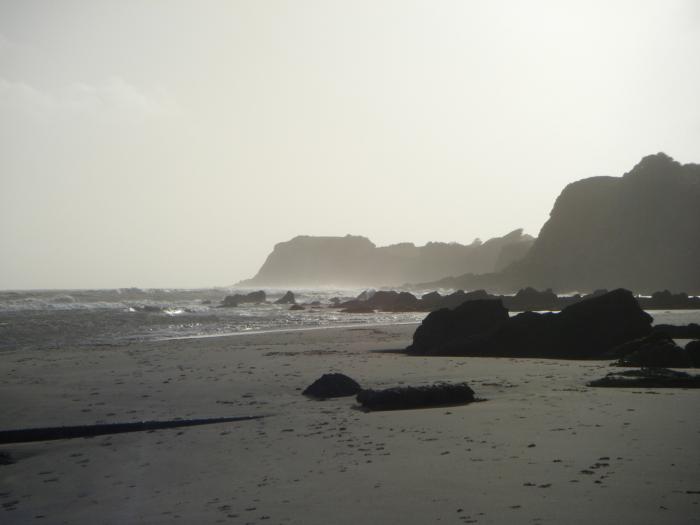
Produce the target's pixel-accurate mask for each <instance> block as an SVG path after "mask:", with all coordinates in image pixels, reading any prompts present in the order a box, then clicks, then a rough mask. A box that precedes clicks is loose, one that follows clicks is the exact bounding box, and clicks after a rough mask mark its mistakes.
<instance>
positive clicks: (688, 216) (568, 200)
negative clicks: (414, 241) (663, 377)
mask: <svg viewBox="0 0 700 525" xmlns="http://www.w3.org/2000/svg"><path fill="white" fill-rule="evenodd" d="M698 268H700V165H698V164H685V165H682V164H680V163H678V162H676V161H675V160H673V159H672V158H671V157H669V156H668V155H666V154H664V153H658V154H656V155H649V156H647V157H644V158H643V159H642V160H641V161H640V162H639V163H638V164H637V165H636V166H635V167H634V168H633V169H632V170H631V171H629V172H628V173H625V174H624V175H623V176H622V177H591V178H587V179H583V180H579V181H577V182H574V183H572V184H569V185H568V186H567V187H566V188H564V190H563V191H562V193H561V195H559V197H558V198H557V200H556V202H555V203H554V207H553V209H552V211H551V213H550V218H549V220H548V221H547V222H546V223H545V224H544V226H543V227H542V229H541V231H540V233H539V236H538V237H537V239H536V240H535V242H534V243H533V245H532V248H531V249H530V250H529V252H528V253H527V255H526V256H525V257H523V258H522V259H521V260H519V261H516V262H514V263H513V264H511V265H510V266H509V267H507V268H506V269H504V270H503V271H502V272H496V273H491V274H483V275H476V274H475V272H470V273H467V272H464V274H463V275H461V276H459V277H448V278H445V279H441V280H438V281H433V282H430V283H423V284H419V285H415V287H416V288H422V289H425V288H472V289H473V288H486V289H489V290H498V291H513V290H516V289H518V288H522V287H525V286H534V287H536V288H551V289H553V290H558V291H572V290H595V289H598V288H617V287H623V288H627V289H630V290H635V291H637V292H639V293H650V292H652V291H653V290H663V289H670V290H676V291H678V290H684V291H686V292H688V293H691V294H694V295H700V271H698Z"/></svg>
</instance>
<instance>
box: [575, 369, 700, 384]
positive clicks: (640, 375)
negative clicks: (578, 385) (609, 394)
mask: <svg viewBox="0 0 700 525" xmlns="http://www.w3.org/2000/svg"><path fill="white" fill-rule="evenodd" d="M588 386H593V387H611V388H700V376H699V375H690V374H686V373H685V372H676V371H674V370H668V369H666V368H643V369H641V370H625V371H624V372H611V373H610V374H608V375H606V376H605V377H603V378H602V379H596V380H595V381H591V382H589V383H588Z"/></svg>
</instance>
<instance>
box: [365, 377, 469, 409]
mask: <svg viewBox="0 0 700 525" xmlns="http://www.w3.org/2000/svg"><path fill="white" fill-rule="evenodd" d="M472 401H474V391H473V390H472V389H471V388H469V385H467V384H466V383H457V384H449V383H438V384H436V385H427V386H406V387H395V388H387V389H385V390H362V391H360V393H359V394H357V402H358V403H360V404H361V405H362V407H363V408H365V409H367V410H401V409H409V408H425V407H433V406H445V405H462V404H465V403H471V402H472Z"/></svg>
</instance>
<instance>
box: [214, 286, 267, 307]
mask: <svg viewBox="0 0 700 525" xmlns="http://www.w3.org/2000/svg"><path fill="white" fill-rule="evenodd" d="M266 298H267V296H266V295H265V292H263V291H262V290H259V291H257V292H250V293H248V294H245V295H243V294H238V293H237V294H234V295H227V296H226V297H224V300H223V301H222V302H221V306H224V307H235V306H238V305H239V304H245V303H264V302H265V300H266Z"/></svg>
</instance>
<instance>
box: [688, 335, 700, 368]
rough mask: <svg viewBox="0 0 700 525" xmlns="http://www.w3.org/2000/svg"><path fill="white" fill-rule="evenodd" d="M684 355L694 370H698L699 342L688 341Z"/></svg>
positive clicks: (699, 361) (699, 363)
mask: <svg viewBox="0 0 700 525" xmlns="http://www.w3.org/2000/svg"><path fill="white" fill-rule="evenodd" d="M685 353H686V354H688V358H689V359H690V360H691V361H692V362H693V365H694V366H695V368H700V341H690V342H689V343H688V344H687V345H685Z"/></svg>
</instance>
